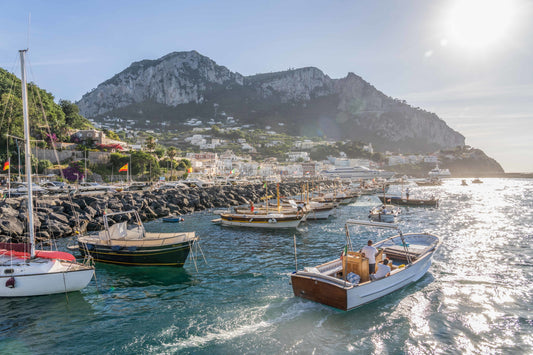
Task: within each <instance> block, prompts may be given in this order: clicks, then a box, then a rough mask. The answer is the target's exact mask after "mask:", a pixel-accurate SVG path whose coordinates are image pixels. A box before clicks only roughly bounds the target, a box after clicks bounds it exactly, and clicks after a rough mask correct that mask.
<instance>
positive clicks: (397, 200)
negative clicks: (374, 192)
mask: <svg viewBox="0 0 533 355" xmlns="http://www.w3.org/2000/svg"><path fill="white" fill-rule="evenodd" d="M378 197H379V199H380V200H381V202H382V203H385V202H386V203H390V204H391V205H400V206H420V207H438V205H439V199H436V198H434V197H433V198H431V199H416V198H409V199H407V198H404V197H400V196H387V197H383V196H378Z"/></svg>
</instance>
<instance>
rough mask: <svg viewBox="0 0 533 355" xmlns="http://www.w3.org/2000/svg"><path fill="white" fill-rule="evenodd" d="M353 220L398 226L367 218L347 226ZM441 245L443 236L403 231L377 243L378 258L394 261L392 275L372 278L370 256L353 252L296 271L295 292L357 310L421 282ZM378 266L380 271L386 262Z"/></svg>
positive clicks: (319, 300) (336, 305)
mask: <svg viewBox="0 0 533 355" xmlns="http://www.w3.org/2000/svg"><path fill="white" fill-rule="evenodd" d="M351 223H353V224H363V225H369V226H379V227H388V228H391V227H393V228H396V226H394V225H388V224H385V223H372V222H363V221H348V222H347V225H348V224H351ZM348 238H349V237H348ZM349 245H351V243H350V242H349ZM438 245H439V238H438V237H437V236H435V235H432V234H426V233H410V234H405V235H403V234H402V233H401V232H400V234H399V235H397V236H394V237H391V238H388V239H385V240H383V241H381V242H379V243H376V244H374V247H376V248H378V250H379V254H378V256H377V259H376V260H380V259H381V258H385V256H386V257H388V258H389V259H390V260H391V261H392V265H393V266H392V271H391V272H390V274H389V275H390V276H387V277H383V278H381V279H377V280H371V279H370V277H369V276H370V275H369V274H368V259H366V258H365V257H364V256H362V255H361V253H358V252H353V251H352V252H348V253H347V254H346V255H345V256H344V257H343V258H342V259H336V260H332V261H330V262H328V263H325V264H322V265H318V266H316V267H311V268H305V269H304V270H302V271H297V272H294V273H293V274H292V275H291V283H292V288H293V292H294V295H295V296H297V297H302V298H305V299H308V300H311V301H315V302H318V303H322V304H325V305H328V306H331V307H335V308H338V309H341V310H344V311H348V310H351V309H354V308H356V307H359V306H361V305H363V304H366V303H369V302H372V301H374V300H377V299H379V298H380V297H383V296H385V295H388V294H390V293H392V292H394V291H396V290H399V289H400V288H402V287H405V286H407V285H409V284H411V283H413V282H416V281H418V280H419V279H420V278H421V277H422V276H424V274H425V273H426V272H427V271H428V269H429V267H430V266H431V257H432V255H433V253H434V251H435V250H436V248H437V247H438ZM377 265H378V266H377V268H378V270H379V267H380V266H379V265H382V264H377ZM350 274H352V275H353V274H355V275H357V277H356V281H355V282H353V283H352V282H350V281H349V280H348V279H347V275H350Z"/></svg>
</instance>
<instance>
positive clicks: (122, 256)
mask: <svg viewBox="0 0 533 355" xmlns="http://www.w3.org/2000/svg"><path fill="white" fill-rule="evenodd" d="M128 213H133V214H134V215H135V217H136V219H137V221H136V223H135V225H134V226H133V228H128V226H127V224H126V222H122V223H117V224H114V225H113V226H111V227H109V225H108V221H107V218H108V216H113V215H117V214H128ZM104 224H105V227H106V228H105V230H104V231H101V232H98V233H95V234H89V235H86V236H83V237H80V238H78V248H79V250H80V252H81V254H82V255H84V256H85V255H88V256H91V257H92V258H93V259H94V260H95V261H97V262H102V263H110V264H119V265H127V266H177V267H181V266H183V265H184V264H185V261H186V260H187V257H188V256H189V252H190V250H191V248H192V246H193V244H194V243H195V242H196V241H197V240H198V238H197V237H196V236H195V233H194V232H181V233H148V232H146V231H145V230H144V226H143V225H142V223H141V221H140V218H139V215H138V214H137V212H135V211H128V212H117V213H110V214H107V215H105V216H104Z"/></svg>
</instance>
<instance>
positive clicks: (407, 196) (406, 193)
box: [405, 188, 409, 201]
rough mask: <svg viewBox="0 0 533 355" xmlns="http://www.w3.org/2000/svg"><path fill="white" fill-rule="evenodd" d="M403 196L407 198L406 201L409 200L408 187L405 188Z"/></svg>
mask: <svg viewBox="0 0 533 355" xmlns="http://www.w3.org/2000/svg"><path fill="white" fill-rule="evenodd" d="M405 197H406V198H407V201H409V188H407V189H406V190H405Z"/></svg>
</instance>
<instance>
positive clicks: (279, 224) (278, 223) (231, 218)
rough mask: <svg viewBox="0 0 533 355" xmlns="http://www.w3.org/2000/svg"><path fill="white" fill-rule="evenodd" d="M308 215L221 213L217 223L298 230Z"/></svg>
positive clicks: (232, 225)
mask: <svg viewBox="0 0 533 355" xmlns="http://www.w3.org/2000/svg"><path fill="white" fill-rule="evenodd" d="M306 217H307V214H306V213H300V214H296V213H294V214H283V213H276V212H269V213H264V214H259V213H257V214H254V213H221V214H220V220H219V219H217V222H219V223H220V224H222V225H223V226H231V227H251V228H267V229H279V228H296V227H298V226H299V225H300V223H301V222H303V221H305V220H306Z"/></svg>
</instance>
